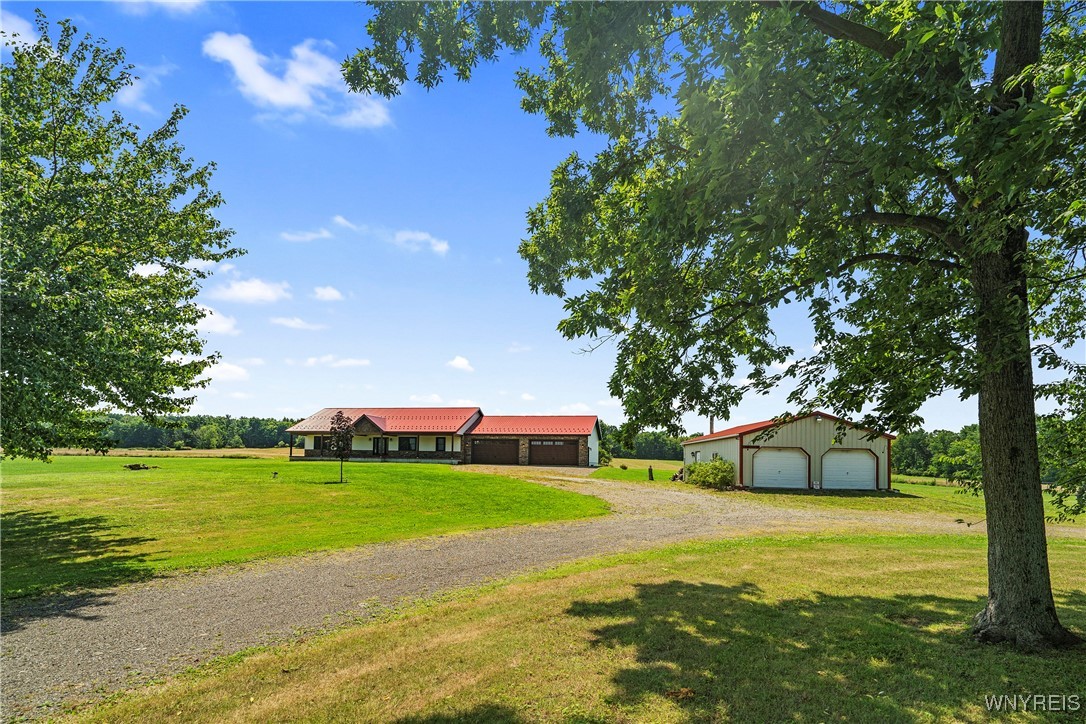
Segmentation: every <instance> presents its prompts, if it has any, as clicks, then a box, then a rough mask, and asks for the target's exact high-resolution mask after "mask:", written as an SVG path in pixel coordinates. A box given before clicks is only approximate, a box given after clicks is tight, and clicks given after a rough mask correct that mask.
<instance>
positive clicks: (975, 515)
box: [591, 460, 1086, 528]
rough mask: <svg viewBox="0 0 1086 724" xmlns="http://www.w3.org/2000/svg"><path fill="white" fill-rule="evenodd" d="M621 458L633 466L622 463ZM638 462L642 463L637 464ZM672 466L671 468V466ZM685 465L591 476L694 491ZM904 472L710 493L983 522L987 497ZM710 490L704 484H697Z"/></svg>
mask: <svg viewBox="0 0 1086 724" xmlns="http://www.w3.org/2000/svg"><path fill="white" fill-rule="evenodd" d="M620 462H621V463H622V464H625V465H626V466H627V469H626V470H622V469H621V468H619V467H614V466H616V465H619V464H620ZM635 464H636V465H635ZM650 464H651V465H652V467H653V473H654V477H655V481H654V482H652V483H650V482H649V480H648V470H647V468H648V466H649V465H650ZM665 466H666V467H665ZM680 466H681V463H679V462H678V461H675V460H622V461H618V460H616V461H614V462H613V463H612V466H611V467H601V468H599V469H598V470H596V471H594V472H593V473H592V475H591V477H593V478H598V479H604V480H623V481H630V482H642V483H645V484H646V485H660V486H665V487H673V488H679V489H692V488H694V486H691V485H689V484H688V483H683V482H678V481H676V482H672V481H671V476H672V475H673V474H674V472H675V471H676V470H678V469H679V467H680ZM902 480H903V477H902V476H897V475H895V476H894V478H893V487H894V489H893V490H892V491H889V492H888V491H885V490H880V491H873V490H872V491H865V490H781V489H776V490H774V489H758V488H750V489H747V490H728V491H707V490H706V491H705V492H707V493H709V494H711V495H720V496H724V497H727V498H733V499H735V500H740V501H745V502H753V503H764V504H766V505H772V506H774V507H779V508H804V509H818V508H825V509H842V510H866V511H872V512H890V513H920V514H926V515H931V516H932V517H934V518H939V519H942V520H958V519H961V520H963V521H965V522H966V523H971V524H975V523H980V522H981V521H983V520H984V516H985V513H984V496H983V495H973V494H972V493H971V492H969V491H966V490H964V489H963V488H960V487H958V486H956V485H922V484H914V483H906V482H901V481H902ZM697 489H698V490H705V489H704V488H697ZM1045 512H1046V514H1048V515H1054V514H1055V513H1056V510H1055V508H1054V507H1053V506H1052V502H1051V498H1050V497H1049V496H1048V495H1047V494H1046V495H1045ZM1053 525H1058V526H1061V527H1079V528H1086V517H1081V516H1080V517H1079V518H1078V519H1076V520H1074V521H1065V522H1063V523H1054V524H1053Z"/></svg>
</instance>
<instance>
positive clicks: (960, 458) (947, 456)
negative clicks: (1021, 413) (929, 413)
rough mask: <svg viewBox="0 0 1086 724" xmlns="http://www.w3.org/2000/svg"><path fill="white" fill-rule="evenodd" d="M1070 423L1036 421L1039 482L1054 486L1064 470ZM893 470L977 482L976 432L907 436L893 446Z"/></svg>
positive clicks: (965, 429)
mask: <svg viewBox="0 0 1086 724" xmlns="http://www.w3.org/2000/svg"><path fill="white" fill-rule="evenodd" d="M1069 424H1072V423H1071V422H1070V421H1061V420H1054V419H1052V418H1048V417H1038V418H1037V446H1038V448H1039V452H1040V456H1041V480H1042V482H1045V483H1052V482H1055V481H1056V480H1057V479H1058V478H1059V477H1060V474H1061V471H1066V470H1067V468H1068V460H1067V455H1066V451H1065V450H1064V448H1065V447H1066V444H1065V443H1066V438H1065V436H1066V427H1067V425H1069ZM893 467H894V471H895V472H899V473H902V474H905V475H929V476H932V477H936V478H946V479H951V480H954V479H966V480H979V479H980V428H979V427H978V426H977V425H966V426H965V427H963V428H962V429H961V430H959V431H958V432H951V431H950V430H934V431H932V432H927V431H926V430H920V431H918V432H908V433H905V434H903V435H900V436H899V437H898V438H897V440H894V444H893Z"/></svg>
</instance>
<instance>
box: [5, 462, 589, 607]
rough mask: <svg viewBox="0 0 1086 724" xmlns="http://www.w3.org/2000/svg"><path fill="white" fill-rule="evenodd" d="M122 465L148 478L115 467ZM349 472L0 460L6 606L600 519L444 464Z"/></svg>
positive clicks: (565, 498)
mask: <svg viewBox="0 0 1086 724" xmlns="http://www.w3.org/2000/svg"><path fill="white" fill-rule="evenodd" d="M133 462H144V463H146V464H148V465H157V466H159V467H158V468H157V469H151V470H140V471H130V470H125V469H124V468H123V467H122V465H124V464H129V463H133ZM346 471H347V479H348V482H347V483H346V484H343V485H340V484H338V480H339V465H338V464H337V463H333V462H328V463H325V462H312V463H310V462H306V463H293V464H291V463H288V462H286V461H277V460H230V459H191V458H125V459H124V460H123V461H122V460H118V459H116V458H113V457H112V456H110V457H104V458H103V457H57V458H54V460H53V462H52V463H48V464H46V463H40V462H31V461H5V462H4V464H3V486H2V488H0V491H2V503H3V518H2V528H0V536H2V540H0V561H2V566H3V594H4V595H5V596H25V595H29V594H37V593H43V592H55V591H64V590H70V589H73V588H78V587H96V586H107V585H112V584H116V583H120V582H123V581H129V580H134V579H139V578H145V577H148V576H152V575H156V574H160V573H163V572H166V571H173V570H179V569H190V568H206V567H209V566H215V565H219V564H223V563H238V562H243V561H250V560H254V559H258V558H266V557H273V556H282V555H291V554H296V553H303V552H307V551H317V550H327V549H334V548H345V547H349V546H354V545H359V544H363V543H374V542H380V541H389V540H398V539H404V538H414V537H417V536H424V535H433V534H437V533H449V532H454V531H467V530H477V529H480V528H493V527H498V526H505V525H513V524H520V523H538V522H543V521H549V520H566V519H575V518H584V517H589V516H595V515H602V514H604V513H606V512H607V510H608V508H607V504H606V503H604V502H603V501H602V500H599V499H598V498H593V497H589V496H584V495H578V494H575V493H569V492H565V491H561V490H555V489H553V488H548V487H545V486H542V485H536V484H533V483H529V482H525V481H522V480H516V479H514V478H509V477H503V476H497V475H484V474H479V473H470V472H464V471H459V470H454V469H451V468H450V467H449V466H445V465H420V464H415V465H411V464H391V463H389V464H358V463H356V464H348V465H347V466H346ZM273 472H278V477H277V478H276V479H273V477H272V474H273ZM333 483H334V484H333Z"/></svg>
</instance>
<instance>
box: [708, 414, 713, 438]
mask: <svg viewBox="0 0 1086 724" xmlns="http://www.w3.org/2000/svg"><path fill="white" fill-rule="evenodd" d="M709 434H710V435H712V434H713V416H712V415H709Z"/></svg>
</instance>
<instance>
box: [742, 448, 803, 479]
mask: <svg viewBox="0 0 1086 724" xmlns="http://www.w3.org/2000/svg"><path fill="white" fill-rule="evenodd" d="M754 487H756V488H806V487H807V454H806V453H805V452H803V451H802V450H781V449H778V450H774V449H772V448H770V449H765V448H763V449H761V450H759V451H758V452H756V453H754Z"/></svg>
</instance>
